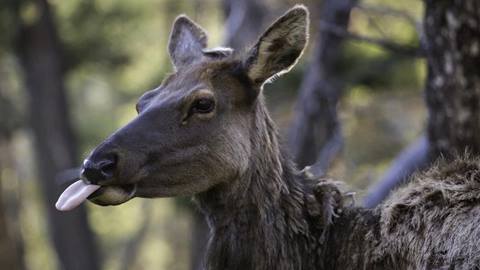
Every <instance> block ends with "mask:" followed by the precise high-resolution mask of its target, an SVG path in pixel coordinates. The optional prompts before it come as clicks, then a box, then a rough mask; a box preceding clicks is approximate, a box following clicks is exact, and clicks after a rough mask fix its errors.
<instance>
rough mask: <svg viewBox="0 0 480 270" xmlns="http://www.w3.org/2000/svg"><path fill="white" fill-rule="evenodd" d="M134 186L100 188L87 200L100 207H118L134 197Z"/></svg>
mask: <svg viewBox="0 0 480 270" xmlns="http://www.w3.org/2000/svg"><path fill="white" fill-rule="evenodd" d="M135 191H136V185H134V184H131V185H115V186H113V185H112V186H102V187H101V188H99V189H98V190H97V191H95V192H94V193H92V195H90V196H89V197H88V200H89V201H91V202H93V203H95V204H98V205H101V206H108V205H119V204H122V203H125V202H127V201H129V200H130V199H132V198H133V197H135Z"/></svg>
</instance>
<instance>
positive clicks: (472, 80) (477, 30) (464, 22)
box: [365, 0, 480, 207]
mask: <svg viewBox="0 0 480 270" xmlns="http://www.w3.org/2000/svg"><path fill="white" fill-rule="evenodd" d="M423 26H424V33H425V40H424V42H425V46H424V47H425V51H426V55H427V60H428V75H427V81H426V86H425V100H426V104H427V107H428V112H429V119H428V123H427V137H428V141H427V144H426V146H425V147H422V149H423V150H422V151H423V152H422V153H419V155H421V156H424V152H425V151H428V153H427V154H428V156H427V157H425V158H423V161H422V159H419V158H418V154H417V155H412V156H411V160H410V161H409V162H406V163H404V164H406V165H407V166H406V167H404V168H403V169H405V170H407V171H408V173H404V172H402V171H401V170H398V174H397V176H396V177H394V176H393V175H389V174H387V177H385V178H384V180H385V181H386V182H384V180H382V181H381V183H380V184H379V185H378V186H377V187H376V188H374V189H373V190H374V192H371V193H370V195H369V196H368V197H367V198H366V200H365V204H366V206H367V207H373V206H375V205H376V204H377V203H380V202H381V200H383V198H384V197H383V198H381V199H379V198H378V197H379V196H383V195H385V194H387V192H383V195H382V194H376V193H375V190H377V191H378V190H379V189H381V188H382V187H385V186H387V185H388V186H389V187H390V188H391V189H393V188H394V187H396V186H398V185H400V184H401V183H402V180H403V179H405V178H406V177H409V176H410V175H411V174H412V173H413V172H415V170H409V168H412V166H411V165H410V164H409V163H412V162H414V161H415V160H417V161H420V163H418V164H415V165H416V166H419V167H422V166H425V164H429V163H430V162H431V161H433V160H435V159H437V158H438V157H439V156H443V157H446V158H453V157H455V155H456V154H463V153H464V152H465V151H468V152H469V153H470V154H473V155H479V154H480V73H478V71H477V69H478V67H480V2H478V1H476V0H461V1H460V0H425V15H424V20H423ZM418 150H420V148H419V149H418ZM400 159H401V158H400ZM422 162H426V163H424V164H422ZM395 166H398V164H397V163H395V165H394V167H393V169H391V170H390V171H392V170H394V169H395ZM390 171H389V172H390ZM394 178H395V179H394ZM388 182H390V184H389V183H388Z"/></svg>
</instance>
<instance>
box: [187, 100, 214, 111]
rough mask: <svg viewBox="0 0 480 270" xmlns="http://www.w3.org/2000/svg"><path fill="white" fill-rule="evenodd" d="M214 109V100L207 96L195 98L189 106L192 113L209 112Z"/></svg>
mask: <svg viewBox="0 0 480 270" xmlns="http://www.w3.org/2000/svg"><path fill="white" fill-rule="evenodd" d="M213 109H215V102H214V101H213V100H212V99H209V98H201V99H197V100H196V101H195V102H194V103H193V105H192V108H191V112H192V113H209V112H211V111H213Z"/></svg>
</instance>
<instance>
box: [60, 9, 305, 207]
mask: <svg viewBox="0 0 480 270" xmlns="http://www.w3.org/2000/svg"><path fill="white" fill-rule="evenodd" d="M307 33H308V11H307V9H306V8H305V7H303V6H296V7H294V8H292V9H290V10H289V11H288V12H287V13H285V14H284V15H283V16H282V17H280V18H279V19H278V20H277V21H276V22H274V23H273V24H272V25H271V26H270V27H269V28H268V29H267V30H266V32H265V33H264V34H263V35H262V36H261V37H260V38H259V40H258V41H257V43H256V44H255V45H254V46H253V47H252V48H251V49H250V50H248V51H247V53H246V54H245V55H243V56H239V55H236V54H233V53H232V51H231V50H229V49H206V45H207V36H206V33H205V32H204V30H202V28H200V27H199V26H198V25H197V24H195V23H194V22H192V21H191V20H190V19H188V18H187V17H186V16H180V17H178V18H177V19H176V20H175V22H174V24H173V28H172V32H171V36H170V41H169V44H168V51H169V54H170V57H171V60H172V63H173V65H174V69H175V72H174V73H173V74H171V75H169V76H168V77H167V78H166V79H164V81H163V82H162V84H161V85H160V86H159V87H158V88H156V89H153V90H151V91H148V92H146V93H145V94H144V95H143V96H141V97H140V99H139V101H138V103H137V106H136V109H137V112H138V115H137V116H136V117H135V118H134V119H133V120H132V121H131V122H130V123H128V124H127V125H126V126H124V127H122V128H121V129H119V130H118V131H116V132H115V133H113V134H112V135H111V136H110V137H108V138H107V139H106V140H105V141H104V142H103V143H102V144H100V145H99V146H98V147H97V148H95V149H94V151H93V152H92V153H91V154H90V156H89V157H88V158H87V159H85V161H84V163H83V172H82V176H81V180H80V181H78V182H77V183H75V184H74V185H72V186H71V187H70V188H69V189H70V191H68V189H67V191H65V192H64V194H63V198H62V197H61V198H60V200H59V202H58V203H57V208H59V209H61V210H69V209H70V208H73V207H75V206H76V205H78V204H79V203H81V202H82V201H83V200H84V199H85V198H86V197H87V196H89V197H88V198H89V199H90V200H91V201H92V202H94V203H97V204H100V205H115V204H121V203H123V202H126V201H127V200H129V199H131V198H133V197H167V196H179V195H184V196H185V195H194V194H198V193H202V192H205V191H207V190H209V189H210V188H212V187H214V186H216V185H219V184H221V183H227V184H228V183H229V182H231V181H235V179H238V178H239V176H241V175H242V174H243V173H245V171H246V170H247V168H248V166H249V162H251V161H250V160H251V156H252V151H251V149H252V147H251V144H252V133H254V132H258V131H257V130H254V129H252V122H253V119H254V118H255V117H256V115H255V112H256V111H257V110H256V106H264V105H263V102H258V99H259V96H260V95H261V91H262V87H263V85H264V83H265V82H267V81H268V80H269V79H271V78H272V77H275V76H278V75H279V74H281V73H285V72H287V71H288V70H289V69H290V68H291V67H292V66H293V65H294V64H295V63H296V62H297V59H298V58H299V57H300V55H301V54H302V52H303V49H304V47H305V45H306V43H307ZM258 143H266V142H258ZM75 185H76V186H75Z"/></svg>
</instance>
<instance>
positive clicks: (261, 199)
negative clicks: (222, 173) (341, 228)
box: [195, 99, 325, 270]
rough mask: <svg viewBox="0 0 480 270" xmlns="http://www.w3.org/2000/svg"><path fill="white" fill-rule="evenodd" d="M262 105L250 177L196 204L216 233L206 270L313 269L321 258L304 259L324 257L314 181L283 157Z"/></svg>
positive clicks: (255, 126)
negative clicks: (307, 178)
mask: <svg viewBox="0 0 480 270" xmlns="http://www.w3.org/2000/svg"><path fill="white" fill-rule="evenodd" d="M258 102H259V104H258V105H257V107H256V110H257V111H256V112H255V116H256V117H255V119H254V120H253V121H252V122H253V123H252V125H253V126H252V129H251V130H253V131H255V132H254V134H251V147H252V149H251V151H252V152H251V153H252V155H251V159H250V165H249V168H248V169H247V171H246V173H245V174H243V175H241V176H239V177H238V179H234V180H232V181H230V182H228V184H224V185H221V186H218V187H215V188H213V189H212V190H210V191H207V192H205V193H203V194H200V195H198V196H197V197H196V198H195V199H196V201H197V202H198V204H199V206H200V209H201V210H202V211H203V213H204V214H205V215H206V217H207V221H208V223H209V225H210V228H211V233H212V235H211V239H210V244H209V249H208V254H207V262H206V263H207V269H231V270H232V269H233V270H234V269H278V270H283V269H314V268H313V267H314V266H315V265H317V266H318V265H319V264H320V262H319V261H318V260H319V259H318V257H319V256H314V255H312V256H304V254H306V253H308V254H319V253H320V246H321V244H320V243H319V242H320V241H321V240H322V238H323V237H324V233H325V230H324V229H319V228H318V224H320V223H319V222H318V221H317V220H316V219H317V218H318V217H317V216H324V215H323V213H322V210H321V209H318V208H319V204H318V203H316V202H313V201H315V198H314V196H313V191H312V189H313V188H312V185H311V184H310V182H312V181H313V180H306V179H305V177H302V174H299V173H297V172H296V170H295V169H294V166H293V164H292V163H291V161H290V160H289V159H288V157H286V155H285V154H284V153H282V152H281V151H280V147H279V142H278V134H277V128H276V127H275V125H274V123H273V121H272V120H271V118H270V117H269V115H268V112H267V110H266V107H265V105H264V104H263V99H259V101H258ZM309 181H310V182H309ZM312 207H313V208H316V209H313V210H312ZM312 212H314V213H316V215H312V214H311V213H312ZM315 226H317V227H316V228H314V227H315ZM305 257H308V258H307V259H305ZM302 258H303V260H308V261H302Z"/></svg>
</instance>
